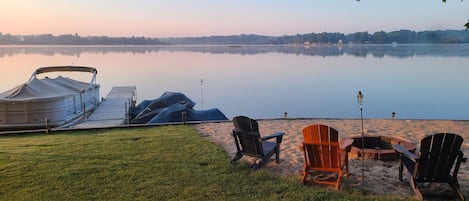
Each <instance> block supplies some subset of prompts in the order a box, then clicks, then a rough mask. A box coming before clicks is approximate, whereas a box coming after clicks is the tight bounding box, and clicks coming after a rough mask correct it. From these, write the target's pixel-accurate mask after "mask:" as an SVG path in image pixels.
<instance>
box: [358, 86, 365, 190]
mask: <svg viewBox="0 0 469 201" xmlns="http://www.w3.org/2000/svg"><path fill="white" fill-rule="evenodd" d="M357 101H358V105H359V106H360V120H361V124H362V149H361V154H362V183H361V190H362V191H363V184H364V180H365V176H364V172H365V130H364V128H363V93H362V91H358V95H357Z"/></svg>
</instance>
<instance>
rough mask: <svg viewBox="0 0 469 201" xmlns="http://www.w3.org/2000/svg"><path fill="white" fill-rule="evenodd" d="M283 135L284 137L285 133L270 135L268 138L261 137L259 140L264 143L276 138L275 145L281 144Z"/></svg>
mask: <svg viewBox="0 0 469 201" xmlns="http://www.w3.org/2000/svg"><path fill="white" fill-rule="evenodd" d="M283 135H285V132H275V133H272V134H270V135H268V136H264V137H261V140H262V141H265V140H269V139H272V138H277V143H281V142H282V138H283Z"/></svg>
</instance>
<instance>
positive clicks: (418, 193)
mask: <svg viewBox="0 0 469 201" xmlns="http://www.w3.org/2000/svg"><path fill="white" fill-rule="evenodd" d="M409 182H410V186H411V187H412V190H414V193H415V195H416V196H417V198H418V199H419V200H423V196H422V193H421V192H420V190H419V189H418V187H417V184H416V183H415V180H414V178H412V177H411V178H410V181H409Z"/></svg>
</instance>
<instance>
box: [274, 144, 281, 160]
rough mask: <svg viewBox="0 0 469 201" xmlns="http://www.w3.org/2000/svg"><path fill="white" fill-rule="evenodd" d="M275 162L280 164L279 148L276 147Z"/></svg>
mask: <svg viewBox="0 0 469 201" xmlns="http://www.w3.org/2000/svg"><path fill="white" fill-rule="evenodd" d="M275 162H276V163H279V162H280V148H278V147H277V151H276V153H275Z"/></svg>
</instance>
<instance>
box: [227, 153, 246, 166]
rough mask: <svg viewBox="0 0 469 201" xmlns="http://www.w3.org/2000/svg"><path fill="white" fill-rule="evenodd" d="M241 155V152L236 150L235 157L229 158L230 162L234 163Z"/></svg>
mask: <svg viewBox="0 0 469 201" xmlns="http://www.w3.org/2000/svg"><path fill="white" fill-rule="evenodd" d="M241 157H243V154H241V152H237V153H236V155H235V157H234V158H233V159H231V161H230V162H231V164H232V165H234V164H235V163H236V161H238V160H239V159H240V158H241Z"/></svg>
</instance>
